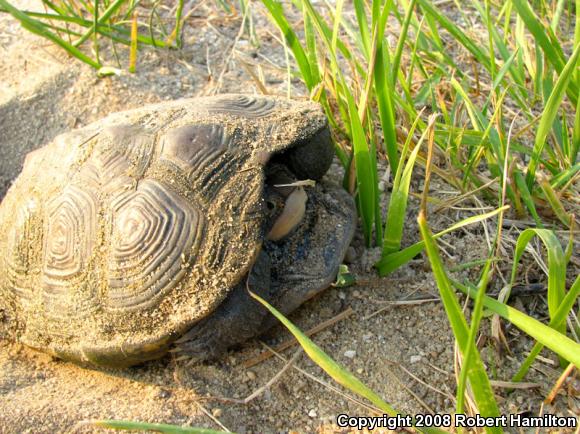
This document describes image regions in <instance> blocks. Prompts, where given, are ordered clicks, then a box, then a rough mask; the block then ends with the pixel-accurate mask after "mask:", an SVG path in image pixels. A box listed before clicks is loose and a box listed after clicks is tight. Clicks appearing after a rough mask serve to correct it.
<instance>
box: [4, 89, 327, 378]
mask: <svg viewBox="0 0 580 434" xmlns="http://www.w3.org/2000/svg"><path fill="white" fill-rule="evenodd" d="M324 128H326V120H325V117H324V114H323V112H322V111H321V109H320V107H319V106H318V105H316V104H314V103H310V102H295V101H289V100H285V99H278V98H273V97H256V96H244V95H223V96H220V97H211V98H196V99H184V100H178V101H172V102H167V103H161V104H157V105H153V106H148V107H144V108H140V109H137V110H132V111H126V112H120V113H114V114H112V115H110V116H108V117H106V118H105V119H103V120H101V121H98V122H96V123H93V124H91V125H88V126H87V127H85V128H82V129H80V130H76V131H73V132H70V133H66V134H63V135H60V136H58V137H57V138H56V139H55V140H54V141H53V142H52V143H50V144H49V145H47V146H45V147H43V148H40V149H38V150H36V151H33V152H32V153H30V154H29V155H28V156H27V158H26V160H25V163H24V168H23V170H22V173H21V174H20V176H19V177H18V178H17V179H16V181H15V182H14V184H13V185H12V187H11V188H10V190H9V191H8V193H7V195H6V197H5V198H4V200H3V202H2V204H1V205H0V251H1V252H2V257H1V258H0V309H1V310H2V311H3V313H4V314H3V315H0V322H2V326H1V327H0V328H3V330H4V332H5V333H8V334H10V335H11V336H12V337H15V338H17V339H18V340H20V341H21V342H23V343H24V344H26V345H28V346H31V347H35V348H38V349H42V350H43V351H48V352H50V353H52V354H54V355H57V356H59V357H62V358H65V359H72V360H75V361H80V362H92V363H96V364H100V365H102V364H108V361H111V363H114V364H115V365H117V366H118V365H122V364H127V365H130V364H133V363H135V361H143V360H148V359H152V358H156V357H159V356H160V355H161V354H163V353H164V352H165V351H166V350H167V349H168V346H169V345H170V344H171V343H172V342H173V341H174V340H175V339H177V338H178V337H180V336H181V335H182V334H183V333H184V332H185V331H186V330H188V329H189V328H190V327H191V326H192V325H193V324H194V323H196V322H197V321H199V320H200V319H202V318H204V317H206V316H207V315H209V314H210V313H211V312H212V311H213V310H214V309H215V308H216V307H217V305H219V303H220V302H221V301H222V300H223V299H224V298H225V297H226V295H227V294H228V292H229V291H230V290H231V289H232V288H233V287H234V286H235V285H236V284H237V283H238V282H239V281H240V280H241V279H242V278H243V276H245V275H246V274H247V273H248V270H249V268H250V267H251V265H252V263H253V262H254V261H255V258H256V256H257V255H258V252H259V250H260V247H261V244H262V241H263V233H262V226H263V225H262V222H263V220H264V218H265V217H264V211H263V189H264V178H265V173H264V167H265V165H266V163H267V161H268V159H269V157H270V156H271V155H274V154H277V153H280V152H282V151H284V150H285V149H288V148H290V147H292V146H295V145H296V144H297V143H301V142H302V141H304V140H305V139H307V138H309V137H310V136H312V135H313V134H316V132H317V131H320V130H322V129H324ZM0 313H1V312H0ZM120 358H121V359H123V360H125V362H126V363H124V362H123V361H122V360H119V359H120Z"/></svg>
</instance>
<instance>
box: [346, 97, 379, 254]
mask: <svg viewBox="0 0 580 434" xmlns="http://www.w3.org/2000/svg"><path fill="white" fill-rule="evenodd" d="M347 97H348V102H347V104H348V110H349V116H350V124H351V129H352V142H353V147H354V163H355V169H356V184H357V197H358V202H359V210H360V217H361V220H362V225H363V233H364V236H365V240H366V243H367V246H370V245H371V241H372V232H373V223H374V219H375V199H376V194H375V189H376V188H377V186H376V185H375V183H374V182H373V180H374V179H375V178H376V171H377V167H376V165H375V166H373V164H372V158H371V155H370V153H369V147H368V144H367V140H366V137H365V132H364V130H363V127H362V124H361V121H360V118H359V116H358V110H357V106H356V103H355V101H354V99H353V98H352V95H350V93H348V92H347ZM373 172H374V173H375V176H373V175H372V174H373Z"/></svg>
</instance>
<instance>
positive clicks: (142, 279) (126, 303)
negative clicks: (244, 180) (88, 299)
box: [108, 179, 203, 309]
mask: <svg viewBox="0 0 580 434" xmlns="http://www.w3.org/2000/svg"><path fill="white" fill-rule="evenodd" d="M112 209H113V228H112V238H111V247H110V249H111V250H110V253H109V264H108V276H109V307H110V308H113V309H115V308H119V309H133V308H144V307H147V306H152V305H155V304H157V303H158V299H159V297H160V296H161V295H163V294H164V293H166V292H167V291H168V290H169V289H171V288H173V287H174V286H175V285H176V284H177V283H179V281H180V280H181V278H182V276H183V274H184V273H185V272H186V271H187V264H189V263H191V261H194V260H195V255H196V252H197V243H196V241H199V240H200V239H201V233H200V232H201V230H202V227H203V218H202V216H201V214H200V213H199V212H198V211H197V210H196V209H195V208H194V207H193V206H191V204H190V203H189V202H187V201H186V200H184V199H183V198H181V197H180V196H178V195H177V194H176V193H174V192H172V191H171V190H170V189H169V188H168V187H167V186H165V185H164V184H162V183H160V182H158V181H155V180H152V179H146V180H144V181H142V182H141V183H140V184H139V187H138V189H137V190H136V191H134V192H131V193H127V194H124V195H121V196H120V197H119V198H117V199H116V200H115V201H114V202H113V204H112Z"/></svg>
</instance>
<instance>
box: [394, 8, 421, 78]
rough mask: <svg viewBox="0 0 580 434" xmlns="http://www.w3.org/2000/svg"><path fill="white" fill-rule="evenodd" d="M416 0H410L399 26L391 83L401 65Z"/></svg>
mask: <svg viewBox="0 0 580 434" xmlns="http://www.w3.org/2000/svg"><path fill="white" fill-rule="evenodd" d="M416 3H417V0H411V2H410V3H409V5H408V6H407V11H406V12H405V20H404V21H403V26H402V27H401V33H400V34H399V40H398V41H397V48H396V49H395V55H394V56H393V63H392V67H391V68H392V77H391V82H392V83H393V85H394V84H395V83H396V82H397V76H398V74H399V67H400V65H401V57H402V55H403V48H404V47H405V42H407V34H408V32H409V25H410V24H411V19H412V18H413V12H414V10H415V4H416Z"/></svg>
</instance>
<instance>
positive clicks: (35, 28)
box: [0, 0, 101, 69]
mask: <svg viewBox="0 0 580 434" xmlns="http://www.w3.org/2000/svg"><path fill="white" fill-rule="evenodd" d="M0 7H2V8H3V9H5V10H7V11H8V13H10V15H12V16H13V17H14V18H16V19H17V20H18V21H20V24H21V25H22V27H24V28H25V29H26V30H28V31H30V32H32V33H34V34H36V35H38V36H41V37H43V38H46V39H48V40H49V41H51V42H54V43H55V44H57V45H58V46H60V47H62V48H64V49H65V50H66V51H67V52H68V53H69V54H70V55H71V56H74V57H76V58H77V59H79V60H81V61H83V62H85V63H86V64H88V65H90V66H92V67H93V68H95V69H99V68H100V67H101V64H100V63H98V62H97V61H95V60H93V59H91V58H90V57H88V56H87V55H86V54H84V53H83V52H82V51H80V50H79V49H78V48H76V47H74V46H73V45H71V44H69V43H68V42H66V41H64V40H62V39H61V38H59V37H58V36H56V35H55V34H53V33H52V32H50V31H48V30H47V29H46V26H45V25H44V23H42V22H41V21H38V20H35V19H34V18H31V17H29V16H28V15H26V14H25V13H23V12H21V11H20V10H19V9H17V8H15V7H14V6H12V5H11V4H10V3H8V2H7V1H6V0H0Z"/></svg>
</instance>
